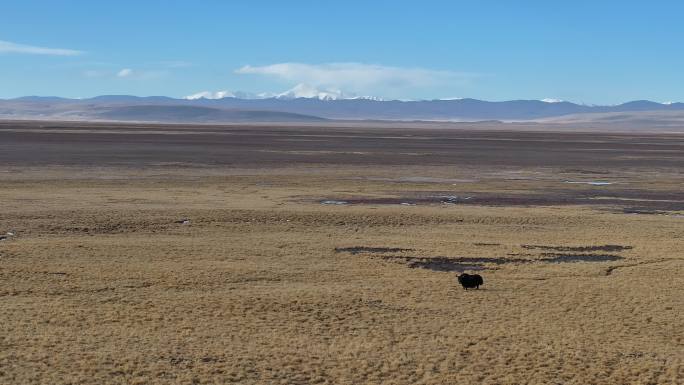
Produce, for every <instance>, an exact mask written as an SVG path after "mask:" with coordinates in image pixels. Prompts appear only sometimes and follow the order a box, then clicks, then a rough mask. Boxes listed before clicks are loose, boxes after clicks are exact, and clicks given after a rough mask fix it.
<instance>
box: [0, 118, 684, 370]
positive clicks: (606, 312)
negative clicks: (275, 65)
mask: <svg viewBox="0 0 684 385" xmlns="http://www.w3.org/2000/svg"><path fill="white" fill-rule="evenodd" d="M497 127H504V128H505V127H507V126H497ZM480 128H481V126H477V125H472V126H470V125H460V126H459V128H457V129H437V128H435V127H434V126H430V125H424V126H420V125H416V126H415V127H411V125H410V124H403V125H402V127H401V128H391V127H379V126H376V127H371V128H364V127H361V126H360V125H359V124H356V125H353V126H349V127H343V126H335V125H328V126H326V127H297V126H296V125H290V126H279V127H276V126H258V125H253V126H163V125H133V124H128V125H116V124H85V123H80V124H76V123H45V122H43V123H31V122H6V123H2V124H0V238H4V239H3V240H0V383H2V384H170V383H178V384H197V383H199V384H204V383H207V384H222V383H240V384H312V383H317V384H318V383H320V384H447V383H449V384H466V383H477V384H682V383H684V248H683V245H684V211H683V210H684V135H681V134H665V133H644V134H638V133H630V134H620V133H615V132H613V133H609V134H608V133H597V132H594V133H589V132H573V131H572V130H565V131H564V132H562V133H561V132H545V131H543V130H540V129H539V127H535V130H534V131H524V130H523V129H524V127H522V128H521V127H517V128H516V130H496V129H492V128H490V129H484V130H483V129H480ZM494 128H496V127H494ZM184 219H187V220H188V221H189V222H186V223H183V220H184ZM6 232H10V233H13V234H14V235H3V234H5V233H6ZM464 269H465V270H467V271H469V272H472V271H476V272H478V273H479V274H481V275H483V276H484V279H485V285H484V286H483V287H482V288H481V289H480V290H470V291H467V292H466V291H464V290H462V289H461V288H460V287H457V284H456V274H457V273H458V271H461V270H464Z"/></svg>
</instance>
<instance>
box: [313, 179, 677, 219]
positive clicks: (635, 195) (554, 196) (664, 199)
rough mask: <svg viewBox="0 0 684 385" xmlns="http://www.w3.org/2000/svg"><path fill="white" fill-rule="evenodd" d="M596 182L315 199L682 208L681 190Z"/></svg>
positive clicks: (370, 202) (355, 202)
mask: <svg viewBox="0 0 684 385" xmlns="http://www.w3.org/2000/svg"><path fill="white" fill-rule="evenodd" d="M592 183H593V182H592ZM596 183H603V182H596ZM584 184H585V183H584V182H582V183H581V184H579V183H577V184H574V185H575V186H582V185H584ZM600 185H601V186H604V187H605V188H601V189H597V188H595V185H592V186H590V187H578V188H571V189H560V188H559V189H547V190H545V191H544V192H537V191H531V192H529V193H528V192H496V193H493V192H482V191H478V192H454V191H413V192H402V193H400V194H398V195H396V196H388V197H358V196H357V197H349V198H335V197H333V198H325V199H322V200H321V199H319V200H317V202H318V203H321V204H347V205H404V206H407V205H409V206H413V205H423V206H424V205H474V206H492V207H506V206H518V207H533V206H567V205H590V206H600V207H604V208H609V207H612V208H614V209H617V210H621V209H624V210H636V209H638V210H642V211H645V210H653V211H680V210H681V211H684V191H649V190H641V189H624V188H622V189H619V188H615V186H610V185H604V184H600ZM389 194H392V192H389ZM618 212H619V211H618ZM627 212H628V211H627ZM639 213H641V212H639Z"/></svg>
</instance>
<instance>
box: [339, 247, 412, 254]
mask: <svg viewBox="0 0 684 385" xmlns="http://www.w3.org/2000/svg"><path fill="white" fill-rule="evenodd" d="M404 251H413V249H404V248H401V247H368V246H353V247H336V248H335V252H336V253H351V254H354V255H356V254H362V253H401V252H404Z"/></svg>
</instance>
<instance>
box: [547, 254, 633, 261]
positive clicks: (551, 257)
mask: <svg viewBox="0 0 684 385" xmlns="http://www.w3.org/2000/svg"><path fill="white" fill-rule="evenodd" d="M544 255H545V256H547V258H544V259H542V260H541V261H543V262H547V263H572V262H613V261H619V260H621V259H624V258H623V257H621V256H619V255H613V254H552V253H544Z"/></svg>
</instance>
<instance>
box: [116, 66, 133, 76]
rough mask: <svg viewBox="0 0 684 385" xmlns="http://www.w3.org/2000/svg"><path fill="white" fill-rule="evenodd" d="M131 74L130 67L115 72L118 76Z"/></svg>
mask: <svg viewBox="0 0 684 385" xmlns="http://www.w3.org/2000/svg"><path fill="white" fill-rule="evenodd" d="M132 74H133V70H132V69H130V68H124V69H122V70H121V71H119V72H117V73H116V76H118V77H120V78H127V77H129V76H131V75H132Z"/></svg>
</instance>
